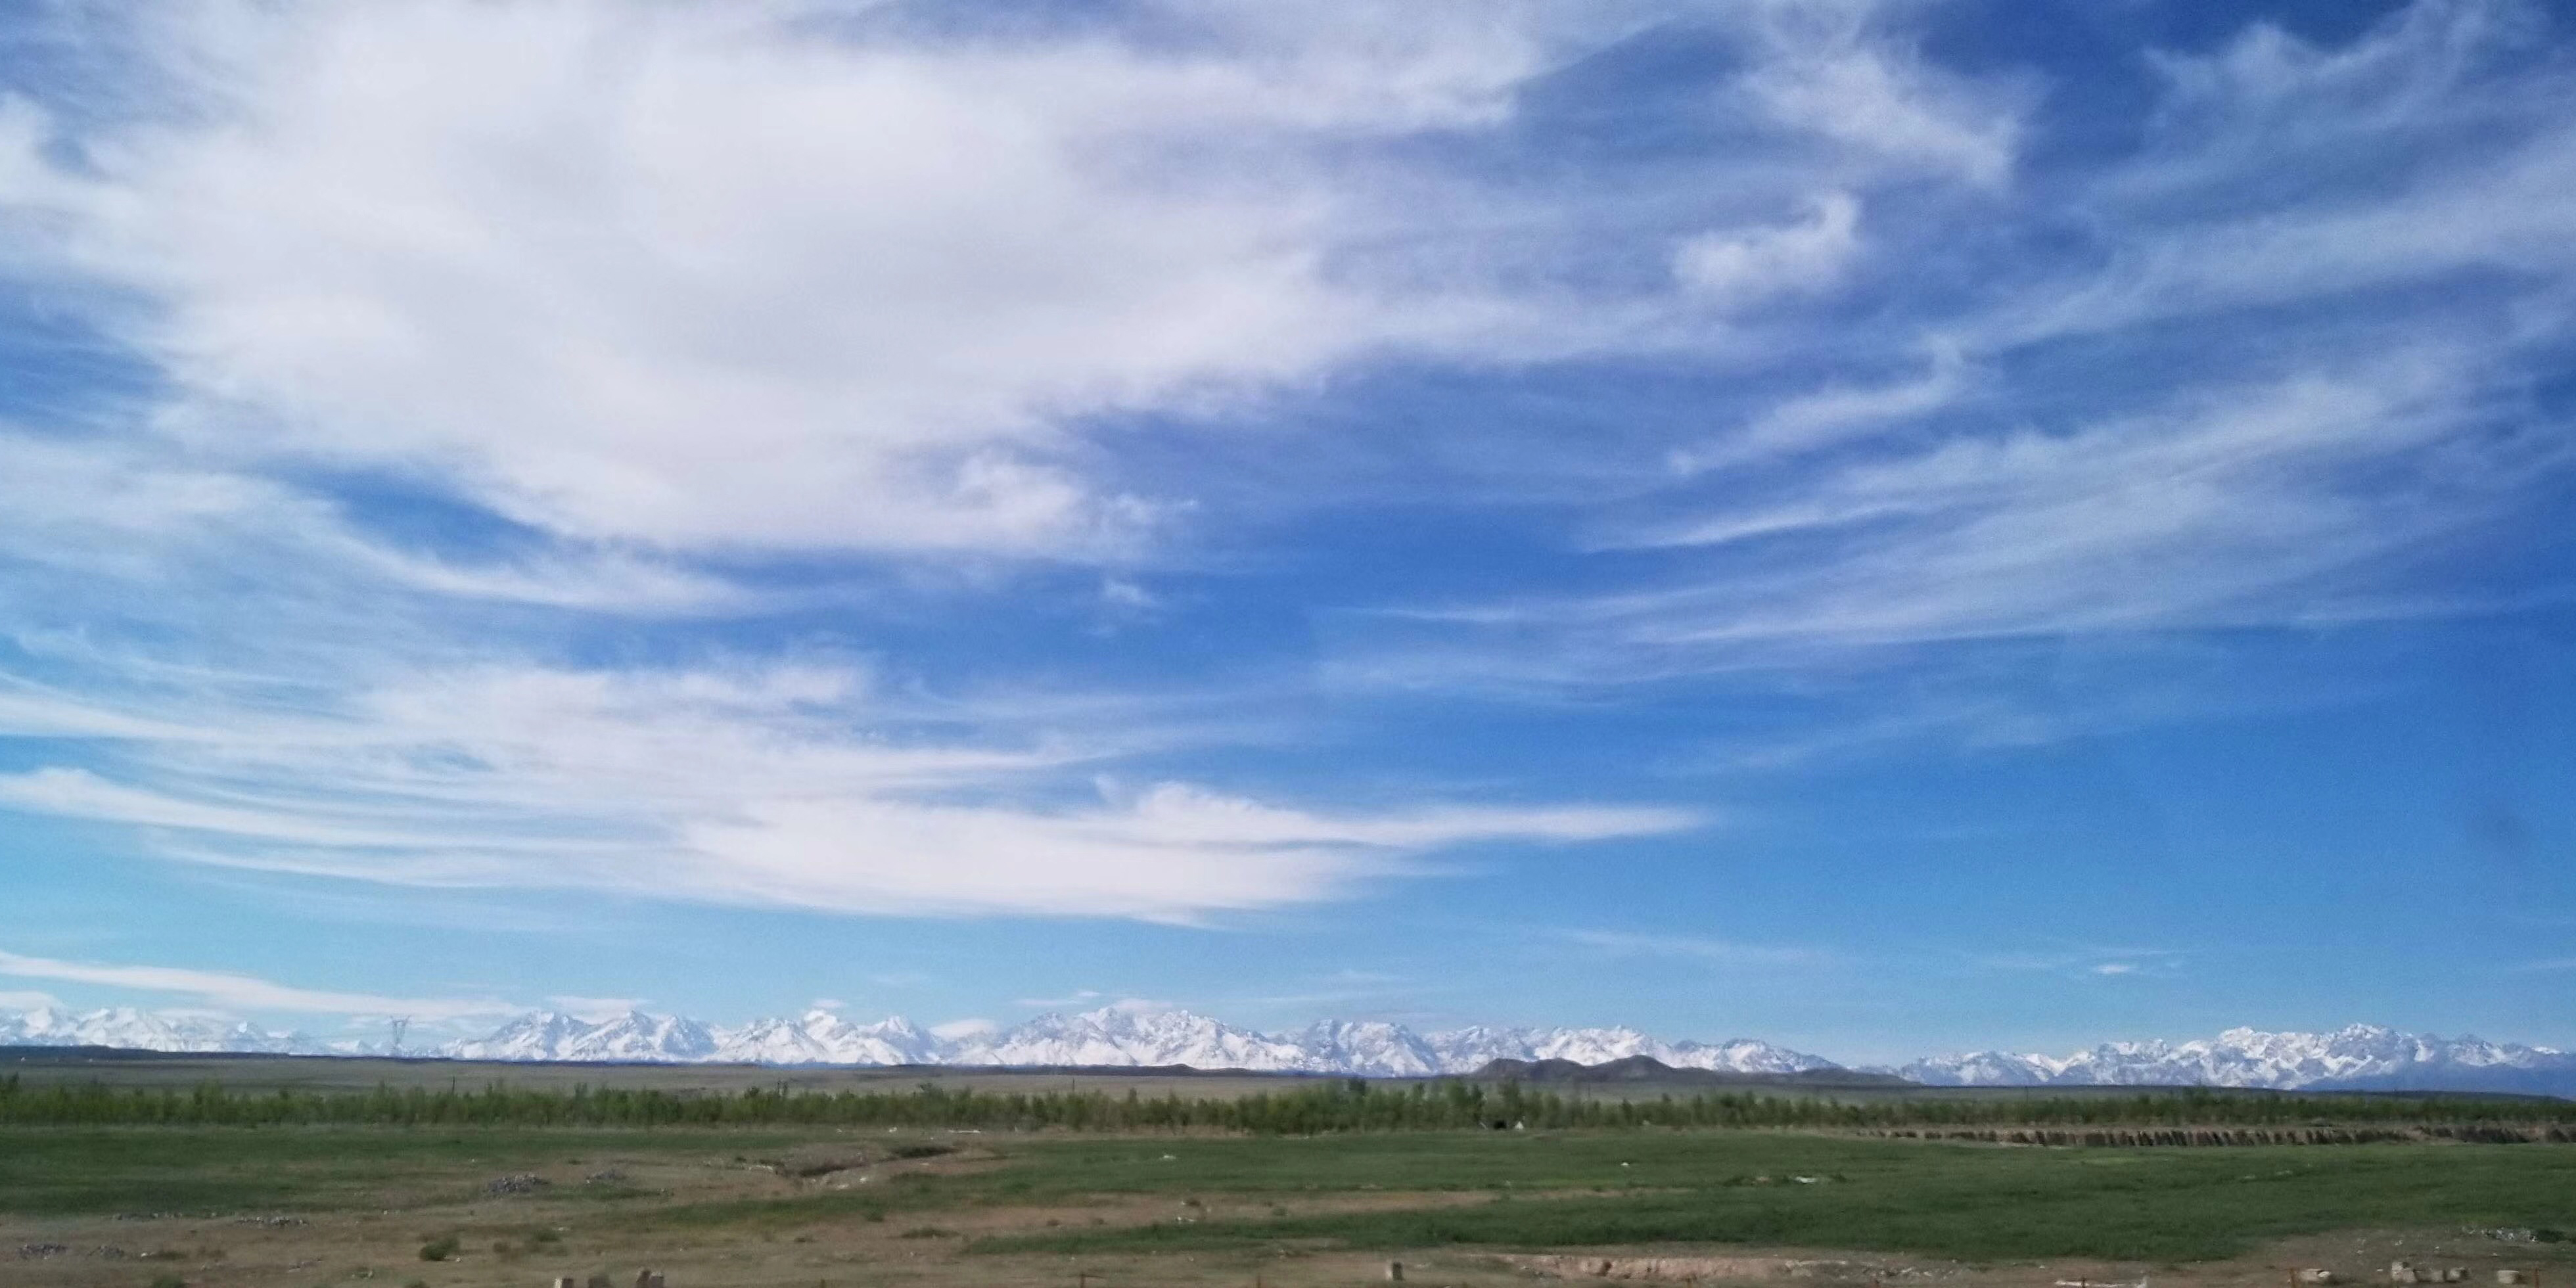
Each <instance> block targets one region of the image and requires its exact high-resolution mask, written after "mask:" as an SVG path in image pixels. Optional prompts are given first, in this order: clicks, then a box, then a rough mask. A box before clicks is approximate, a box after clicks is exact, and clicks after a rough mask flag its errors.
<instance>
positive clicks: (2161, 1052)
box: [1886, 1024, 2576, 1094]
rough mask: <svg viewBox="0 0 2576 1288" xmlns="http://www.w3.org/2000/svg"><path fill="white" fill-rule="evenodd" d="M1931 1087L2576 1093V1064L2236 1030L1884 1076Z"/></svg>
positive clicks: (2375, 1034) (2429, 1040)
mask: <svg viewBox="0 0 2576 1288" xmlns="http://www.w3.org/2000/svg"><path fill="white" fill-rule="evenodd" d="M1886 1072H1890V1073H1895V1074H1899V1075H1902V1076H1904V1077H1907V1078H1911V1079H1913V1080H1914V1081H1916V1082H1922V1083H1929V1084H1932V1085H1934V1086H1971V1087H1990V1086H1997V1087H1999V1086H2010V1087H2043V1086H2175V1085H2183V1086H2211V1087H2268V1088H2275V1089H2281V1090H2288V1089H2291V1088H2299V1087H2316V1088H2376V1089H2386V1090H2401V1089H2405V1090H2427V1089H2437V1090H2438V1089H2447V1090H2462V1091H2479V1090H2497V1091H2502V1090H2519V1091H2541V1090H2547V1089H2549V1088H2552V1087H2556V1088H2558V1089H2559V1090H2558V1091H2557V1093H2556V1094H2567V1093H2568V1092H2570V1091H2576V1056H2571V1055H2568V1054H2566V1053H2564V1052H2560V1051H2554V1050H2551V1049H2550V1048H2547V1047H2529V1046H2518V1045H2514V1044H2511V1043H2495V1042H2486V1041H2483V1040H2480V1039H2478V1038H2474V1037H2462V1038H2456V1039H2451V1038H2441V1037H2434V1036H2429V1035H2418V1034H2411V1033H2400V1032H2398V1031H2396V1030H2394V1029H2389V1028H2383V1027H2381V1026H2378V1025H2375V1024H2355V1025H2352V1026H2350V1027H2347V1028H2343V1029H2338V1030H2336V1031H2334V1032H2332V1033H2265V1032H2261V1031H2258V1030H2255V1029H2245V1028H2238V1029H2229V1030H2227V1031H2226V1032H2224V1033H2221V1034H2219V1035H2218V1036H2217V1037H2215V1038H2204V1039H2199V1040H2195V1041H2190V1042H2179V1043H2166V1042H2153V1041H2150V1042H2106V1043H2104V1044H2102V1045H2100V1046H2097V1047H2094V1048H2092V1049H2091V1050H2089V1051H2078V1052H2076V1053H2074V1054H2072V1055H2068V1056H2063V1057H2053V1056H2046V1055H2016V1054H2012V1053H2010V1052H2003V1051H1976V1052H1971V1053H1968V1054H1965V1055H1952V1056H1938V1057H1933V1058H1930V1059H1924V1060H1917V1061H1915V1062H1914V1063H1912V1064H1908V1065H1903V1066H1901V1067H1898V1068H1894V1069H1889V1070H1886Z"/></svg>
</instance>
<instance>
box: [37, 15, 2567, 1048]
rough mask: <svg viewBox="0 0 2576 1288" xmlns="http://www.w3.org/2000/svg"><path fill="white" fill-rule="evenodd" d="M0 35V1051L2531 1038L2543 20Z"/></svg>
mask: <svg viewBox="0 0 2576 1288" xmlns="http://www.w3.org/2000/svg"><path fill="white" fill-rule="evenodd" d="M2570 22H2571V19H2570V18H2568V17H2567V16H2566V15H2564V14H2563V13H2553V12H2551V11H2550V10H2548V9H2546V8H2542V7H2539V6H2536V5H2523V4H2515V3H2508V2H2505V0H2417V3H2414V4H2411V5H2389V4H2355V3H2333V4H2294V5H2279V6H2246V5H2236V4H2225V5H2219V4H2209V5H2190V4H2157V3H2149V2H2146V0H2113V2H2111V3H2065V4H2049V5H2041V6H2037V7H2033V6H2028V5H2010V6H2007V5H2001V4H1991V3H1989V4H1978V3H1936V2H1933V0H1879V2H1875V3H1873V2H1869V0H1831V2H1828V3H1821V4H1804V5H1789V4H1765V3H1727V4H1692V3H1649V2H1646V0H1637V2H1633V3H1631V2H1628V0H1620V2H1617V3H1602V4H1589V5H1582V6H1565V5H1548V4H1535V3H1532V4H1516V3H1508V2H1503V0H1494V2H1491V3H1476V4H1442V3H1401V4H1397V3H1368V2H1365V0H1324V2H1323V3H1317V4H1309V5H1299V6H1293V7H1285V8H1283V7H1280V6H1271V5H1260V4H1233V3H1207V4H1197V3H1191V4H1177V3H1175V4H1165V3H1154V2H1151V0H1137V2H1134V3H1101V4H1083V5H1059V6H1041V7H1027V6H1021V5H1015V4H1004V3H990V4H986V3H978V4H969V5H962V6H961V5H954V4H950V5H921V6H916V5H910V4H905V3H899V2H888V3H876V4H868V3H821V2H819V0H817V2H816V3H800V2H799V0H769V2H767V3H762V4H756V5H738V4H727V5H696V4H687V3H677V4H668V5H654V6H634V5H623V4H609V3H604V2H603V3H575V2H572V0H564V2H560V3H515V4H434V3H408V2H407V3H394V4H383V5H368V6H330V5H318V4H316V5H301V4H286V5H270V4H248V3H219V2H213V0H209V2H206V3H183V4H177V5H171V6H154V7H152V8H150V9H149V10H148V11H145V12H136V11H135V10H134V8H133V7H130V6H116V5H103V4H101V5H92V4H84V3H76V2H73V0H59V2H45V0H35V2H31V3H23V4H14V5H9V6H6V7H5V8H0V234H5V235H0V873H5V876H6V878H7V880H6V883H5V884H6V897H5V898H0V971H5V973H0V1006H9V1005H16V1006H24V1005H34V1004H38V1003H40V1002H44V1001H47V1000H54V1001H60V1002H64V1003H67V1004H71V1005H79V1006H87V1005H96V1004H107V1003H132V1004H141V1005H149V1006H156V1007H169V1008H198V1009H213V1010H220V1011H225V1012H229V1013H235V1014H242V1015H245V1016H250V1017H253V1018H258V1019H261V1020H264V1021H268V1022H276V1023H290V1024H294V1025H298V1026H301V1027H304V1028H306V1029H308V1030H312V1031H318V1032H331V1031H336V1030H337V1028H338V1027H339V1026H341V1025H343V1024H356V1025H361V1026H364V1025H371V1024H373V1023H374V1020H372V1019H371V1018H369V1017H373V1016H377V1015H381V1014H385V1013H390V1012H401V1013H409V1014H413V1015H415V1016H419V1017H422V1020H421V1022H422V1023H423V1024H425V1025H431V1026H444V1027H449V1028H456V1029H470V1028H473V1027H476V1026H478V1025H488V1024H489V1023H490V1022H491V1019H492V1017H493V1016H494V1015H495V1014H496V1013H498V1012H500V1011H503V1010H506V1009H509V1008H514V1007H524V1006H542V1005H548V1004H555V1003H558V1002H560V1001H561V999H572V1000H571V1001H570V1002H562V1003H561V1004H566V1005H572V1006H575V1007H577V1008H583V1009H592V1010H596V1009H599V1008H601V1007H604V1006H609V1005H615V1004H623V1003H626V1002H640V1003H642V1004H644V1005H647V1006H650V1007H651V1008H653V1009H657V1010H674V1011H681V1012H686V1013H690V1014H697V1015H702V1016H708V1017H711V1018H717V1019H740V1018H747V1017H749V1016H752V1015H756V1014H767V1013H779V1012H791V1011H794V1010H797V1009H800V1008H802V1007H804V1006H806V1005H808V1004H809V1003H810V1002H812V1001H814V1000H815V999H832V1000H833V1001H834V1002H835V1003H836V1004H838V1005H842V1006H845V1007H846V1008H847V1009H849V1010H850V1011H851V1012H853V1013H854V1014H863V1015H868V1016H873V1015H878V1014H885V1013H902V1014H906V1015H909V1016H912V1017H914V1018H916V1019H918V1020H921V1021H923V1022H925V1023H933V1022H946V1021H956V1020H964V1019H970V1018H980V1019H990V1020H998V1021H1008V1020H1011V1019H1015V1018H1018V1017H1020V1016H1023V1015H1026V1014H1029V1013H1031V1012H1034V1011H1037V1010H1041V1009H1047V1008H1050V1007H1063V1006H1073V1005H1081V1004H1084V1003H1086V1002H1088V1001H1091V1000H1096V999H1113V998H1136V999H1151V1000H1157V1001H1164V1002H1170V1003H1173V1004H1179V1005H1186V1006H1190V1007H1192V1008H1195V1009H1202V1010H1205V1011H1208V1012H1210V1013H1213V1014H1217V1015H1220V1016H1222V1017H1225V1018H1228V1019H1232V1020H1235V1021H1237V1022H1241V1023H1247V1024H1253V1025H1260V1026H1266V1027H1287V1026H1293V1025H1297V1024H1302V1023H1303V1022H1306V1021H1308V1020H1312V1019H1315V1018H1320V1017H1324V1016H1339V1017H1351V1018H1360V1017H1382V1018H1391V1019H1398V1020H1403V1021H1406V1022H1408V1023H1413V1024H1417V1025H1425V1026H1438V1025H1443V1024H1452V1023H1464V1022H1489V1023H1531V1024H1610V1023H1627V1024H1634V1025H1637V1026H1640V1027H1643V1028H1647V1029H1650V1030H1653V1031H1656V1032H1659V1033H1663V1034H1666V1035H1668V1036H1674V1037H1685V1036H1698V1037H1711V1038H1713V1037H1722V1036H1735V1035H1745V1036H1758V1037H1765V1038H1769V1039H1772V1040H1775V1041H1780V1042H1784V1043H1788V1044H1790V1045H1794V1046H1798V1047H1801V1048H1804V1049H1808V1050H1814V1051H1819V1052H1822V1053H1824V1054H1827V1055H1831V1056H1835V1057H1839V1058H1845V1059H1855V1060H1857V1059H1882V1058H1892V1057H1901V1056H1906V1055H1911V1054H1916V1053H1921V1052H1927V1051H1938V1050H1950V1049H1958V1048H1964V1047H1983V1046H2011V1047H2065V1046H2070V1045H2073V1044H2078V1043H2086V1042H2091V1041H2095V1040H2101V1039H2106V1038H2118V1037H2138V1036H2154V1035H2164V1036H2187V1035H2192V1034H2198V1033H2204V1032H2208V1031H2212V1030H2215V1029H2217V1028H2221V1027H2226V1026H2230V1025H2235V1024H2253V1025H2257V1026H2263V1027H2274V1028H2310V1027H2325V1026H2334V1025H2340V1024H2343V1023H2347V1022H2353V1021H2368V1022H2381V1023H2390V1024H2396V1025H2400V1026H2405V1027H2411V1028H2417V1029H2429V1030H2434V1031H2440V1032H2446V1033H2451V1032H2459V1031H2463V1030H2473V1031H2477V1032H2480V1033H2483V1034H2486V1035H2488V1036H2492V1037H2503V1038H2514V1039H2520V1040H2526V1041H2540V1042H2555V1043H2560V1044H2565V1043H2569V1042H2576V1019H2572V1018H2571V1017H2576V1007H2571V1006H2570V1005H2569V1002H2570V1000H2571V989H2576V876H2571V871H2570V858H2571V855H2576V805H2571V793H2570V792H2569V790H2568V788H2569V785H2570V784H2571V783H2576V594H2571V592H2576V547H2571V544H2570V543H2569V542H2568V541H2567V540H2566V538H2565V535H2564V534H2565V533H2566V532H2567V531H2568V530H2569V522H2570V519H2571V518H2576V471H2571V466H2576V434H2571V431H2570V418H2571V414H2576V358H2571V357H2570V355H2571V354H2576V28H2571V26H2570Z"/></svg>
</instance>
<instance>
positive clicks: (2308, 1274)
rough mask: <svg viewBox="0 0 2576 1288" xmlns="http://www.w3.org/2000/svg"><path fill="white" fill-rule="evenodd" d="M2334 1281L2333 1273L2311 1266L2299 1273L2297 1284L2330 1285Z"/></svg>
mask: <svg viewBox="0 0 2576 1288" xmlns="http://www.w3.org/2000/svg"><path fill="white" fill-rule="evenodd" d="M2334 1281H2335V1276H2334V1272H2333V1271H2331V1270H2326V1269H2323V1268H2319V1267H2313V1266H2312V1267H2310V1268H2308V1269H2306V1270H2302V1271H2300V1272H2299V1282H2300V1283H2303V1284H2330V1283H2333V1282H2334Z"/></svg>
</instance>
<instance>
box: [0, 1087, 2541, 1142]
mask: <svg viewBox="0 0 2576 1288" xmlns="http://www.w3.org/2000/svg"><path fill="white" fill-rule="evenodd" d="M0 1124H24V1125H55V1126H68V1125H122V1124H134V1125H152V1124H169V1125H188V1126H197V1125H203V1126H239V1127H256V1126H272V1125H349V1126H360V1125H367V1126H404V1127H448V1126H494V1127H498V1126H512V1127H718V1126H728V1127H730V1126H744V1127H749V1126H769V1125H812V1126H844V1127H974V1128H982V1129H987V1130H1042V1129H1060V1130H1068V1131H1108V1132H1123V1131H1191V1130H1203V1131H1219V1132H1248V1133H1255V1134H1272V1135H1311V1134H1317V1133H1323V1132H1360V1131H1437V1130H1465V1129H1486V1130H1492V1129H1498V1128H1525V1129H1528V1130H1533V1131H1537V1130H1562V1129H1567V1128H1601V1129H1615V1128H1631V1129H1638V1128H1690V1127H1717V1128H1764V1127H1768V1128H1809V1129H1817V1128H1832V1129H1849V1130H1899V1129H1908V1128H1981V1127H1992V1128H2006V1127H2098V1126H2119V1127H2299V1126H2317V1125H2338V1126H2354V1125H2413V1124H2446V1125H2519V1126H2570V1125H2576V1103H2571V1102H2566V1101H2540V1100H2507V1099H2484V1098H2469V1097H2415V1096H2354V1095H2339V1096H2300V1095H2259V1094H2242V1093H2223V1092H2211V1091H2155V1092H2145V1093H2140V1094H2136V1095H2079V1096H2047V1097H1970V1096H1926V1095H1912V1096H1890V1097H1877V1098H1868V1099H1861V1100H1830V1099H1823V1098H1817V1097H1801V1096H1781V1095H1766V1094H1761V1093H1752V1092H1724V1093H1710V1094H1700V1095H1693V1096H1689V1097H1675V1096H1669V1095H1668V1096H1663V1097H1659V1098H1656V1099H1652V1100H1643V1099H1618V1098H1594V1097H1587V1096H1583V1095H1580V1094H1574V1095H1568V1094H1565V1093H1561V1092H1558V1091H1554V1090H1547V1089H1532V1088H1527V1087H1523V1086H1521V1085H1519V1084H1517V1083H1508V1082H1507V1083H1503V1084H1500V1085H1499V1086H1494V1085H1486V1084H1482V1083H1475V1082H1468V1081H1463V1080H1462V1081H1443V1082H1438V1083H1418V1082H1417V1083H1411V1084H1403V1085H1382V1084H1381V1085H1373V1084H1371V1083H1368V1082H1365V1081H1362V1080H1359V1079H1350V1080H1347V1081H1323V1082H1316V1083H1310V1084H1304V1085H1300V1086H1297V1087H1294V1088H1291V1089H1286V1090H1281V1091H1265V1092H1260V1093H1256V1094H1253V1095H1248V1096H1242V1097H1237V1098H1207V1099H1199V1098H1190V1097H1183V1096H1180V1095H1177V1094H1171V1095H1164V1096H1160V1097H1150V1098H1149V1097H1145V1096H1141V1095H1139V1094H1137V1093H1135V1092H1133V1091H1130V1092H1129V1093H1127V1094H1126V1095H1124V1096H1115V1095H1110V1094H1107V1093H1104V1092H1098V1091H1070V1090H1069V1091H1051V1092H1041V1093H1034V1094H1032V1093H1019V1092H1011V1093H1003V1092H985V1091H973V1090H950V1089H948V1088H945V1087H942V1086H939V1085H938V1084H936V1083H924V1084H922V1085H921V1087H920V1088H919V1089H918V1090H915V1091H904V1092H861V1091H842V1092H810V1091H809V1092H790V1091H783V1090H767V1089H755V1090H749V1091H742V1092H672V1091H656V1090H630V1089H623V1088H615V1087H596V1088H594V1087H575V1088H573V1089H571V1090H569V1091H562V1090H529V1089H520V1088H513V1087H510V1086H507V1085H505V1084H499V1083H495V1084H493V1085H490V1086H487V1087H483V1088H480V1089H476V1090H465V1089H459V1088H456V1087H449V1088H447V1089H443V1090H440V1089H432V1088H426V1087H409V1088H401V1089H396V1088H393V1087H389V1086H379V1087H377V1088H375V1089H374V1090H372V1091H294V1090H280V1091H276V1092H267V1093H257V1092H237V1091H228V1090H226V1089H224V1088H222V1087H220V1086H216V1085H211V1084H210V1085H206V1086H200V1087H196V1088H194V1089H191V1090H186V1091H178V1090H163V1091H148V1090H120V1089H117V1088H112V1087H107V1086H103V1085H97V1084H78V1085H75V1084H48V1085H40V1086H22V1085H21V1084H20V1081H19V1078H18V1077H17V1076H16V1075H14V1074H13V1075H11V1076H9V1077H8V1078H6V1079H0Z"/></svg>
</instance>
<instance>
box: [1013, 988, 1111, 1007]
mask: <svg viewBox="0 0 2576 1288" xmlns="http://www.w3.org/2000/svg"><path fill="white" fill-rule="evenodd" d="M1099 1000H1100V993H1099V991H1098V990H1096V989H1089V988H1084V989H1076V990H1074V991H1073V992H1072V993H1069V994H1067V995H1065V996H1063V997H1015V998H1012V999H1011V1005H1013V1006H1025V1007H1027V1008H1029V1009H1030V1010H1033V1011H1052V1010H1058V1009H1061V1008H1063V1007H1068V1006H1080V1005H1082V1004H1083V1003H1085V1002H1096V1001H1099Z"/></svg>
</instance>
